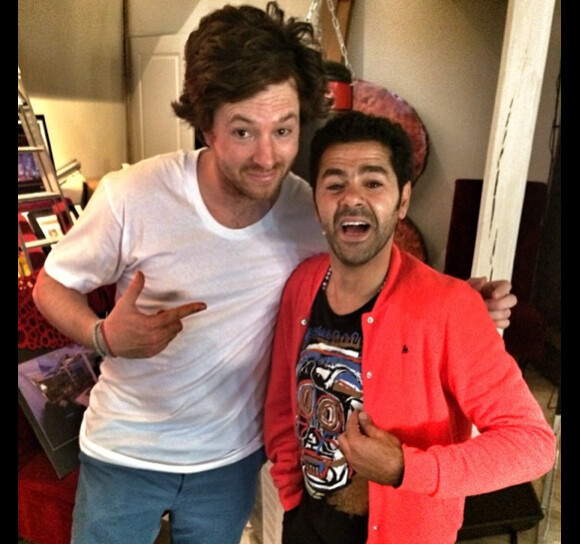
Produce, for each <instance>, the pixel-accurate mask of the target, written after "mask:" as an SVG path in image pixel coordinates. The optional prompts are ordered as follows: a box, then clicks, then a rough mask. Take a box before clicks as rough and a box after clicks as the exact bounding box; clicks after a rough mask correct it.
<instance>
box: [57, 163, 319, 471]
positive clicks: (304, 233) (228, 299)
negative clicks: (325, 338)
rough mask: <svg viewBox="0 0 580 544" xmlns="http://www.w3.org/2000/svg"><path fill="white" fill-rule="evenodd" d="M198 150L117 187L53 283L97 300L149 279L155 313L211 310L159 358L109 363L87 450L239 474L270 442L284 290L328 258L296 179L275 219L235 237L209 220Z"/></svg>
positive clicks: (102, 193)
mask: <svg viewBox="0 0 580 544" xmlns="http://www.w3.org/2000/svg"><path fill="white" fill-rule="evenodd" d="M198 156H199V151H190V152H182V151H178V152H172V153H168V154H164V155H160V156H157V157H154V158H151V159H146V160H144V161H141V162H140V163H137V164H135V165H133V166H131V167H129V168H127V169H125V170H121V171H118V172H113V173H111V174H108V175H106V176H105V177H104V178H103V179H102V181H101V182H100V183H99V186H98V188H97V190H96V191H95V194H94V195H93V196H92V198H91V200H90V201H89V203H88V205H87V207H86V209H85V210H84V211H83V213H82V214H81V217H80V219H79V221H78V222H77V223H76V224H75V226H74V227H73V228H72V229H71V231H69V233H68V234H67V235H66V236H65V237H64V238H63V239H62V240H61V241H60V242H59V243H58V244H57V245H55V246H54V247H53V249H52V251H51V253H50V254H49V256H48V258H47V260H46V263H45V269H46V272H47V273H48V274H49V275H50V276H51V277H53V278H54V279H56V280H57V281H59V282H61V283H62V284H64V285H66V286H67V287H70V288H73V289H76V290H78V291H80V292H83V293H87V292H89V291H91V290H93V289H95V288H96V287H98V286H99V285H105V284H109V283H115V282H116V284H117V295H119V294H120V293H123V292H124V291H125V289H126V288H127V286H128V284H129V283H130V281H131V279H132V278H133V275H134V274H135V272H136V271H138V270H140V271H141V272H143V273H144V275H145V287H144V289H143V292H142V293H141V296H140V297H139V298H138V300H137V304H138V307H139V309H140V310H141V311H143V312H146V313H156V312H157V311H159V310H161V309H166V308H170V307H175V306H178V305H181V304H184V303H187V302H193V301H203V302H205V303H206V304H207V309H206V310H204V311H202V312H200V313H198V314H194V315H191V316H189V317H187V318H185V319H184V320H183V325H184V329H183V331H182V332H181V333H180V334H179V335H178V336H177V338H176V339H175V340H173V341H172V342H171V343H170V344H169V346H168V347H167V348H166V349H165V350H164V351H163V352H162V353H160V354H159V355H157V356H155V357H152V358H149V359H126V358H123V357H117V358H114V359H105V360H104V361H103V363H102V364H101V375H100V377H99V380H98V383H97V384H96V385H95V387H94V388H93V390H92V391H91V395H90V404H89V407H88V408H87V410H86V412H85V416H84V419H83V423H82V427H81V434H80V446H81V450H82V451H83V452H85V453H86V454H88V455H89V456H92V457H95V458H97V459H100V460H102V461H106V462H109V463H115V464H118V465H123V466H129V467H135V468H146V469H152V470H160V471H166V472H183V473H185V472H197V471H202V470H209V469H213V468H216V467H220V466H224V465H227V464H230V463H233V462H236V461H238V460H240V459H242V458H243V457H245V456H247V455H249V454H250V453H252V452H254V451H255V450H257V449H258V448H259V447H260V446H261V445H262V443H263V440H262V410H263V401H264V395H265V387H266V380H267V375H268V365H269V359H270V350H271V340H272V334H273V328H274V324H275V320H276V314H277V310H278V303H279V299H280V296H281V293H282V289H283V286H284V284H285V282H286V279H287V278H288V276H289V274H290V272H291V271H292V270H293V269H294V268H295V267H296V265H297V264H298V263H299V262H301V261H302V260H304V259H305V258H307V257H309V256H311V255H313V254H315V253H319V252H321V251H325V250H326V243H325V241H324V238H323V236H322V233H321V230H320V226H319V225H318V223H317V221H316V218H315V214H314V207H313V202H312V191H311V189H310V187H309V185H308V184H307V183H306V182H305V181H304V180H302V179H301V178H299V177H297V176H295V175H293V174H289V175H288V177H287V178H286V179H285V180H284V182H283V184H282V190H281V194H280V197H279V198H278V200H277V202H276V204H275V205H274V206H273V207H272V209H271V210H270V211H269V212H268V213H267V214H266V216H265V217H264V218H263V219H261V220H260V221H258V222H257V223H255V224H253V225H251V226H249V227H246V228H243V229H228V228H226V227H224V226H222V225H220V224H219V223H217V222H216V221H215V220H214V219H213V217H212V216H211V215H210V213H209V212H208V210H207V209H206V207H205V205H204V203H203V200H202V198H201V195H200V192H199V187H198V181H197V171H196V170H197V169H196V164H197V158H198Z"/></svg>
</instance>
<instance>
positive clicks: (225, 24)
mask: <svg viewBox="0 0 580 544" xmlns="http://www.w3.org/2000/svg"><path fill="white" fill-rule="evenodd" d="M185 65H186V66H185V80H184V84H183V92H182V94H181V96H180V97H179V100H177V101H174V102H173V103H172V107H173V110H174V112H175V113H176V115H177V116H178V117H180V118H182V119H184V120H185V121H187V122H188V123H189V124H190V125H191V126H193V127H194V128H195V129H198V132H199V133H201V132H202V131H207V130H209V129H211V127H212V125H213V119H214V113H215V111H216V109H217V108H218V107H219V106H221V105H222V104H225V103H234V102H239V101H241V100H245V99H247V98H250V97H252V96H254V95H255V94H257V93H259V92H261V91H263V90H264V89H265V88H266V87H267V86H268V85H272V84H277V83H281V82H283V81H287V80H289V79H292V80H294V82H295V83H296V88H297V91H298V96H299V101H300V122H301V123H302V124H304V123H306V122H308V121H311V120H313V119H315V118H320V117H324V116H326V115H327V113H328V111H329V108H330V105H331V99H329V96H328V93H327V80H326V75H325V67H324V60H323V57H322V54H321V52H320V47H319V44H318V42H317V41H316V39H315V37H314V28H313V27H312V25H311V24H310V23H308V22H305V21H299V20H298V19H296V18H294V17H290V18H288V19H287V20H285V19H284V11H282V10H281V9H280V8H279V7H278V4H277V3H276V2H268V4H267V6H266V10H262V9H259V8H256V7H253V6H249V5H242V6H237V7H234V6H231V5H226V6H224V7H223V8H220V9H218V10H216V11H213V12H212V13H210V14H208V15H206V16H205V17H203V18H202V19H201V21H200V23H199V26H198V28H197V29H196V30H194V31H193V32H192V33H191V34H190V35H189V38H188V40H187V43H186V45H185ZM200 135H201V134H198V136H200Z"/></svg>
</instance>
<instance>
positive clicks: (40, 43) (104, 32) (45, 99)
mask: <svg viewBox="0 0 580 544" xmlns="http://www.w3.org/2000/svg"><path fill="white" fill-rule="evenodd" d="M18 65H19V66H20V69H21V72H22V79H23V82H24V86H25V88H26V90H27V92H28V94H29V96H30V101H31V104H32V107H33V109H34V111H35V113H41V114H44V115H45V117H46V122H47V126H48V130H49V135H50V140H51V146H52V150H53V154H54V158H55V163H56V167H57V168H59V167H61V166H63V165H64V164H66V163H68V162H70V161H71V160H73V159H78V160H79V161H80V163H81V171H82V173H83V174H84V175H85V177H86V178H87V179H98V178H100V177H102V176H103V174H105V173H106V172H108V171H110V170H116V169H118V168H120V167H121V163H122V162H125V161H126V160H127V158H126V157H127V141H126V113H125V91H124V60H123V0H107V1H106V2H99V1H96V0H68V1H63V0H58V1H54V2H52V1H51V2H42V1H40V0H18Z"/></svg>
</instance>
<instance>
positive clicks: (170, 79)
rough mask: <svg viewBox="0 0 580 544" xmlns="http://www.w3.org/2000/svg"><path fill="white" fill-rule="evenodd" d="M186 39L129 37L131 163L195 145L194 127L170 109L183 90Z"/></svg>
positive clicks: (176, 35) (175, 35) (174, 37)
mask: <svg viewBox="0 0 580 544" xmlns="http://www.w3.org/2000/svg"><path fill="white" fill-rule="evenodd" d="M186 40H187V35H184V34H173V35H170V36H147V37H134V38H131V39H130V49H131V75H130V77H129V81H130V85H131V87H130V89H129V117H130V118H129V160H130V162H137V161H139V160H141V159H144V158H147V157H151V156H153V155H157V154H159V153H166V152H169V151H175V150H177V149H186V150H187V149H191V148H193V145H194V135H193V129H192V128H191V127H189V125H188V124H186V123H185V122H184V121H182V120H181V119H180V118H179V117H177V116H176V115H175V113H174V112H173V109H172V108H171V102H173V101H174V100H176V99H177V98H178V97H179V95H180V94H181V91H182V84H183V75H184V61H183V48H184V46H185V42H186Z"/></svg>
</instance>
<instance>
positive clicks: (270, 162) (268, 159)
mask: <svg viewBox="0 0 580 544" xmlns="http://www.w3.org/2000/svg"><path fill="white" fill-rule="evenodd" d="M275 157H276V153H275V149H274V143H273V142H272V139H271V138H270V137H269V136H263V137H261V138H259V139H258V142H257V145H256V149H255V151H254V162H255V163H256V164H258V165H260V166H261V167H262V168H265V169H269V168H272V167H273V166H274V164H275V163H276V158H275Z"/></svg>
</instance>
